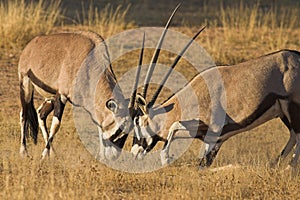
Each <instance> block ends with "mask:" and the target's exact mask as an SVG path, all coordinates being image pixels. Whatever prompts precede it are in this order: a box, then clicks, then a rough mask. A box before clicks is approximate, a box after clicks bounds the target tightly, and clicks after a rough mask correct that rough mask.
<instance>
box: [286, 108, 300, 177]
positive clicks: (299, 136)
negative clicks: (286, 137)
mask: <svg viewBox="0 0 300 200" xmlns="http://www.w3.org/2000/svg"><path fill="white" fill-rule="evenodd" d="M288 111H289V114H290V117H291V126H292V129H293V130H294V131H295V138H296V148H295V152H294V154H293V158H292V160H291V162H290V166H291V167H292V170H293V174H296V172H297V164H298V160H299V155H300V123H299V121H300V104H298V103H295V102H291V103H290V104H289V109H288Z"/></svg>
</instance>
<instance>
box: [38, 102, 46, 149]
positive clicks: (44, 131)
mask: <svg viewBox="0 0 300 200" xmlns="http://www.w3.org/2000/svg"><path fill="white" fill-rule="evenodd" d="M44 104H45V102H44V103H42V105H40V107H39V108H38V109H37V112H38V122H39V126H40V129H41V131H42V134H43V138H44V141H45V143H46V144H47V141H48V132H47V129H46V125H45V123H44V120H42V119H41V115H40V111H41V109H42V107H43V105H44Z"/></svg>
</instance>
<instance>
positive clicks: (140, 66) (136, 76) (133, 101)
mask: <svg viewBox="0 0 300 200" xmlns="http://www.w3.org/2000/svg"><path fill="white" fill-rule="evenodd" d="M144 46H145V32H144V35H143V41H142V48H141V52H140V57H139V63H138V66H137V69H136V75H135V82H134V84H133V87H132V93H131V96H130V101H129V104H128V108H129V109H132V108H134V103H135V98H136V93H137V88H138V84H139V79H140V75H141V68H142V64H143V55H144Z"/></svg>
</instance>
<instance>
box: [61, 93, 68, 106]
mask: <svg viewBox="0 0 300 200" xmlns="http://www.w3.org/2000/svg"><path fill="white" fill-rule="evenodd" d="M60 100H61V102H62V103H63V104H66V103H67V100H68V98H67V97H66V96H65V95H62V94H61V95H60Z"/></svg>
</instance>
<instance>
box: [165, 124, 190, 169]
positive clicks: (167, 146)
mask: <svg viewBox="0 0 300 200" xmlns="http://www.w3.org/2000/svg"><path fill="white" fill-rule="evenodd" d="M179 130H187V129H186V127H185V126H183V125H182V123H181V122H174V123H173V124H172V126H171V127H170V129H169V134H168V137H167V141H166V142H165V145H164V147H163V149H162V151H161V152H160V159H161V164H162V165H168V164H170V162H171V158H170V156H169V151H170V146H171V142H172V140H173V139H174V135H175V133H176V132H177V131H179Z"/></svg>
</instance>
